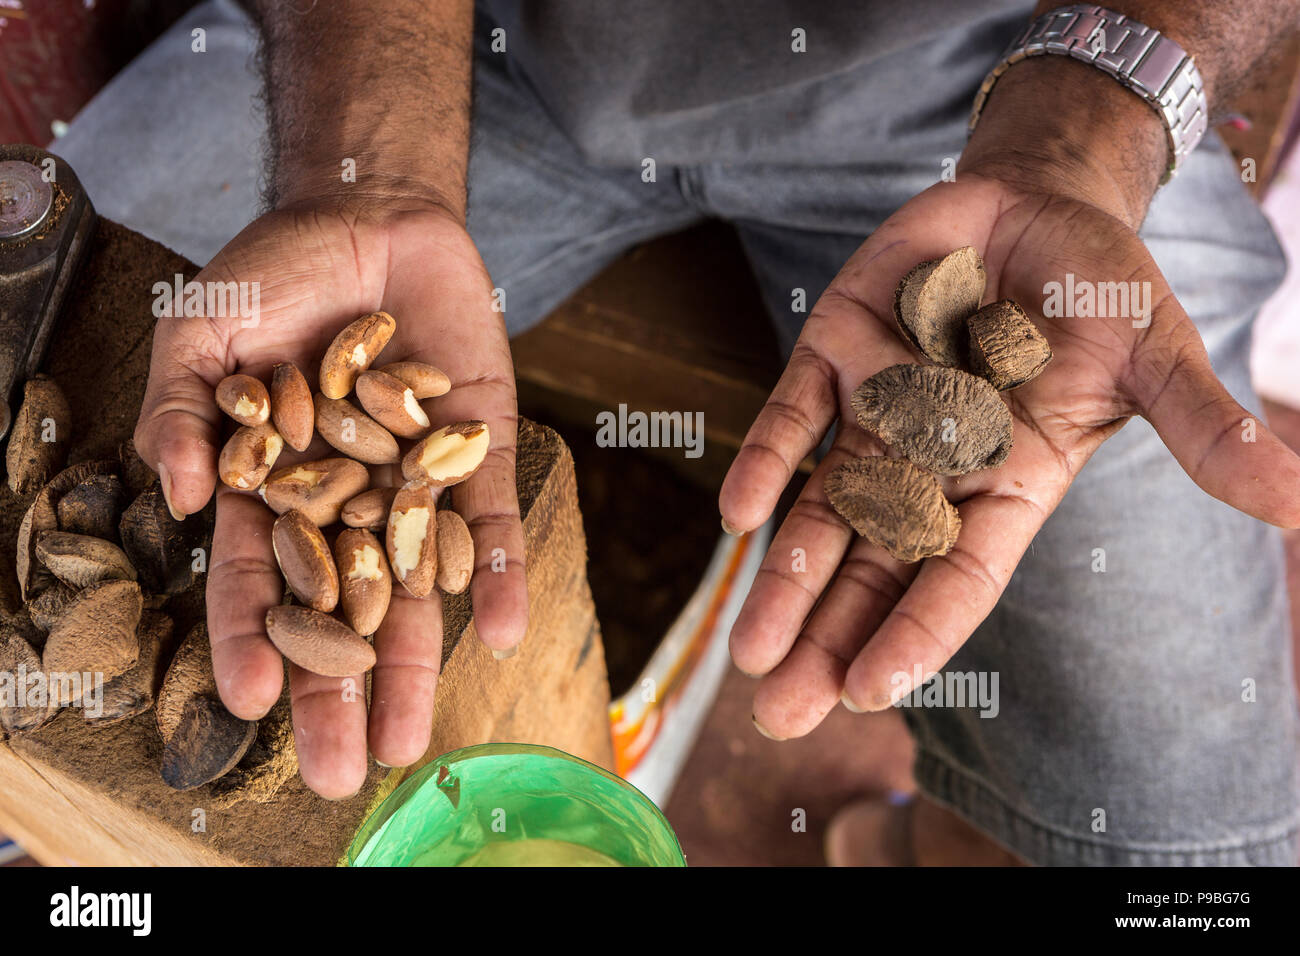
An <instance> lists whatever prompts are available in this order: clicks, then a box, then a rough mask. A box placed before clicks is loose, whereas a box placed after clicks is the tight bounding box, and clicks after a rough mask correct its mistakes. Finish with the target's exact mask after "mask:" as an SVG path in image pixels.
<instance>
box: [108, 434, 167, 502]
mask: <svg viewBox="0 0 1300 956" xmlns="http://www.w3.org/2000/svg"><path fill="white" fill-rule="evenodd" d="M117 458H118V462H119V463H120V465H121V469H120V470H121V473H122V480H123V481H124V482H125V484H126V497H127V498H138V497H139V496H140V495H142V494H143V493H144V492H145V491H146V490H147V489H148V488H149V486H150V485H152V484H153V483H154V481H155V480H156V479H157V478H158V473H157V472H155V471H154V470H153V468H151V467H150V466H149V465H148V464H147V463H146V462H145V460H144V459H143V458H141V457H140V453H139V452H138V451H136V450H135V442H134V441H133V440H131V439H129V438H128V439H127V440H126V441H124V442H122V443H121V444H120V445H118V446H117Z"/></svg>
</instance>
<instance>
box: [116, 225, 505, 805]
mask: <svg viewBox="0 0 1300 956" xmlns="http://www.w3.org/2000/svg"><path fill="white" fill-rule="evenodd" d="M209 280H211V281H215V282H230V281H234V282H258V283H260V284H261V314H260V317H259V320H258V322H257V323H256V324H255V325H250V326H249V327H247V328H243V327H241V322H240V320H239V319H237V318H236V319H220V318H176V319H162V320H161V321H160V322H159V323H158V328H157V331H156V333H155V336H154V347H153V360H152V366H151V369H150V376H149V387H148V391H147V393H146V395H145V401H144V407H143V409H142V411H141V416H140V422H139V425H138V427H137V429H136V434H135V441H136V447H137V448H138V449H139V452H140V454H141V456H142V457H143V458H144V460H145V461H146V462H148V463H150V464H151V465H153V466H154V467H155V468H157V470H158V472H159V474H160V476H161V478H162V482H163V489H164V491H165V493H166V495H167V499H168V502H169V503H170V505H171V506H172V507H173V508H174V509H175V510H176V511H178V512H182V513H192V512H195V511H197V510H199V509H200V508H202V507H203V506H204V504H205V503H206V502H207V501H208V499H209V498H210V497H211V495H212V493H213V489H214V487H215V486H216V457H217V453H218V451H219V449H220V447H221V441H222V429H223V427H228V423H225V422H224V421H223V417H222V416H221V414H220V412H219V411H218V410H217V407H216V405H215V402H214V400H213V387H214V386H215V385H216V384H217V382H219V381H220V380H221V379H222V378H223V377H224V376H226V375H228V374H230V373H232V372H235V371H243V372H247V373H249V374H251V375H255V376H257V377H259V378H261V379H262V380H263V381H266V382H269V380H270V370H271V367H272V366H273V365H274V364H275V363H277V362H281V361H292V362H294V363H295V364H297V365H298V367H299V368H300V369H302V371H303V373H304V374H305V375H306V376H307V377H308V381H309V382H311V383H313V385H314V384H315V382H316V375H317V371H318V368H319V363H320V358H321V356H322V355H323V353H324V351H325V348H326V346H327V345H328V344H329V342H330V340H331V339H333V337H334V336H335V334H337V333H338V331H339V330H340V329H342V328H343V327H344V326H345V325H346V324H347V323H348V322H350V321H352V320H353V319H355V318H356V317H358V316H360V315H363V314H365V313H367V312H372V311H374V310H377V309H383V310H384V311H386V312H389V313H391V314H392V315H393V316H394V318H396V320H397V332H396V334H395V335H394V337H393V340H392V341H391V342H390V343H389V344H388V346H387V347H386V348H385V349H384V351H383V353H382V355H381V357H380V362H381V363H384V364H386V363H388V362H395V361H399V360H403V359H412V360H416V361H421V362H427V363H429V364H431V365H436V366H437V367H438V368H440V369H442V370H443V371H445V372H446V373H447V374H448V376H450V378H451V382H452V389H451V391H450V392H449V393H448V394H447V395H444V396H441V397H439V398H436V399H431V400H429V401H427V402H425V403H424V405H425V407H426V410H427V411H428V413H429V417H430V421H431V422H432V423H433V425H434V426H439V425H444V424H448V423H451V422H454V421H461V420H465V419H482V420H484V421H486V422H487V423H488V427H489V430H490V434H491V438H492V446H491V450H490V452H489V453H488V456H487V459H486V460H485V461H484V463H483V465H482V467H481V468H480V469H479V470H478V471H477V472H476V473H475V474H474V476H473V477H472V478H470V479H469V480H468V481H466V482H465V483H463V484H461V485H458V486H456V487H455V488H454V489H452V490H451V492H450V495H451V497H452V498H454V501H455V507H456V510H457V511H459V512H460V514H461V515H462V516H463V517H464V518H465V520H466V522H467V523H468V524H469V527H470V530H471V531H472V532H473V536H474V546H475V554H476V573H475V576H474V580H473V585H472V588H473V602H474V612H475V621H476V623H477V627H478V633H479V635H480V636H481V637H482V639H483V642H484V643H485V644H487V645H488V647H490V648H493V649H494V650H498V651H504V650H508V649H509V648H512V647H514V646H515V645H517V644H518V643H519V641H520V640H521V639H522V638H523V634H524V629H525V626H526V623H527V602H526V596H525V592H524V573H523V556H524V550H523V530H522V527H521V525H520V520H519V506H518V500H517V498H516V494H515V458H514V449H515V428H516V418H515V415H516V410H515V387H514V377H513V373H512V366H511V360H510V351H509V345H508V343H507V340H506V333H505V327H504V324H503V323H502V321H501V316H500V315H499V314H498V313H494V312H493V311H492V308H491V285H492V284H491V282H490V281H489V279H488V275H487V271H486V270H485V269H484V267H483V264H482V261H481V260H480V259H479V256H478V253H477V251H476V250H475V248H474V245H473V243H472V242H471V241H470V238H469V236H468V234H467V233H466V232H465V229H464V227H463V225H461V224H460V222H459V221H458V220H457V219H456V218H455V217H453V216H451V215H449V214H447V212H446V211H445V210H443V209H441V208H439V207H437V206H425V205H420V204H408V205H405V206H401V207H394V206H385V207H382V208H381V209H380V210H378V211H370V212H355V211H354V212H347V211H337V210H335V211H331V210H329V209H310V208H301V207H298V208H295V209H294V210H292V211H280V212H274V213H271V214H269V215H267V216H265V217H263V218H261V219H259V220H257V221H256V222H254V223H253V224H252V225H250V226H249V227H248V228H247V229H245V230H244V231H243V232H242V233H241V234H240V235H239V236H237V237H236V238H235V239H234V240H232V241H231V243H230V244H229V245H228V246H226V248H225V249H224V250H222V252H221V253H220V254H219V255H218V256H217V257H216V259H214V260H213V261H212V263H211V264H209V265H208V267H207V268H206V269H204V270H203V271H202V272H201V273H200V274H199V276H198V281H200V282H204V281H209ZM330 454H337V452H334V451H332V450H331V449H330V448H328V447H327V446H326V445H325V444H324V443H323V442H322V441H321V440H320V439H319V438H318V439H316V441H315V443H314V445H313V447H312V448H310V449H308V451H307V452H306V453H304V454H296V453H294V452H293V451H292V450H291V449H287V450H286V452H285V453H284V454H283V455H282V456H281V458H280V460H279V461H278V462H277V467H279V466H281V465H284V464H288V463H291V462H292V461H294V460H305V459H308V458H313V457H324V456H325V455H330ZM391 471H392V474H389V475H383V474H377V475H376V477H377V479H378V480H379V481H382V482H384V483H387V484H400V483H401V477H400V475H398V474H396V469H395V468H393V469H391ZM447 505H448V498H447V496H446V495H444V496H443V498H442V499H441V500H440V506H443V507H446V506H447ZM274 518H275V515H274V514H273V513H272V512H271V511H270V510H269V509H268V508H267V507H266V505H265V504H263V503H262V502H261V500H259V499H258V498H257V496H256V495H254V494H248V493H239V492H235V491H233V490H232V489H230V488H227V487H225V486H222V487H220V488H219V489H218V491H217V522H216V530H215V533H214V538H213V545H212V552H213V553H212V560H211V562H210V567H209V574H208V583H207V606H208V629H209V635H210V638H211V642H212V657H213V667H214V670H215V672H216V677H217V685H218V688H219V690H220V692H221V697H222V700H223V701H224V702H225V704H226V706H227V707H228V708H229V709H230V711H231V712H232V713H234V714H235V715H236V716H239V717H243V718H246V719H250V720H251V719H256V718H258V717H261V716H262V715H263V714H265V713H266V711H267V710H268V709H269V708H270V707H271V706H272V705H273V704H274V703H275V702H276V700H277V699H278V697H279V696H280V690H281V676H282V674H283V662H282V660H281V657H280V654H279V652H278V651H277V650H276V649H275V647H274V646H273V645H272V644H271V643H270V641H269V640H268V639H267V637H266V629H265V626H264V623H263V617H264V615H265V613H266V609H267V608H268V607H270V606H272V605H274V604H277V603H279V601H280V598H281V593H282V588H283V584H282V578H281V576H280V572H279V569H278V567H277V565H276V561H275V558H274V555H273V554H272V551H271V537H270V531H271V524H272V521H273V520H274ZM497 548H501V549H503V550H504V553H505V555H506V556H507V564H506V570H505V572H504V573H493V572H492V571H491V570H489V569H488V567H487V566H488V565H489V564H490V563H491V560H492V554H493V551H494V549H497ZM374 643H375V652H376V656H377V658H378V660H377V663H376V665H375V668H374V674H373V694H372V709H371V712H370V714H369V717H368V718H367V715H366V705H365V694H364V687H365V682H364V678H363V677H362V675H357V679H356V681H355V682H354V686H355V688H357V689H359V690H358V692H357V693H353V694H350V695H346V696H345V695H344V693H343V688H342V684H341V681H340V680H339V679H338V678H326V677H319V676H316V675H313V674H309V673H307V672H306V671H304V670H302V669H301V668H299V667H297V666H294V665H290V667H289V675H290V689H291V692H292V695H293V717H294V727H295V741H296V746H297V750H298V758H299V762H300V764H301V768H302V775H303V779H304V780H305V781H306V782H307V784H308V785H309V786H310V787H311V788H312V789H313V790H315V791H317V792H318V793H320V794H322V795H323V796H327V797H342V796H346V795H348V794H350V793H353V792H354V791H356V789H357V788H358V787H359V786H360V785H361V783H362V781H363V780H364V778H365V774H366V767H367V742H368V743H369V751H370V752H371V753H373V754H374V756H375V758H376V759H377V760H379V761H381V762H383V763H386V764H389V765H392V766H402V765H405V764H408V763H410V762H412V761H413V760H415V759H417V758H418V757H419V756H421V755H422V754H423V753H424V750H425V748H426V747H427V746H428V742H429V734H430V727H431V723H432V716H433V695H434V687H435V685H436V683H437V678H438V670H439V664H440V661H441V651H442V608H441V602H440V600H439V598H438V596H437V592H436V591H435V592H434V594H433V596H431V597H430V598H428V599H425V600H417V599H415V598H412V597H411V596H410V595H409V594H407V593H406V592H405V591H404V590H403V589H402V588H401V586H400V585H397V584H394V587H393V598H392V604H391V606H390V608H389V611H388V616H387V617H386V618H385V619H384V623H383V625H382V626H381V627H380V629H379V631H378V633H377V634H376V635H375V638H374Z"/></svg>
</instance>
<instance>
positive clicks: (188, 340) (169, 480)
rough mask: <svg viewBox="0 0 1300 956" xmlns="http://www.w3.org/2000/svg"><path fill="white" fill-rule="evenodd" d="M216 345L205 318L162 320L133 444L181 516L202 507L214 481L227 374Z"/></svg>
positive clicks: (176, 515)
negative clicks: (217, 393)
mask: <svg viewBox="0 0 1300 956" xmlns="http://www.w3.org/2000/svg"><path fill="white" fill-rule="evenodd" d="M216 345H217V343H214V342H212V341H211V330H210V327H209V326H208V325H207V323H206V322H203V321H202V320H191V319H163V320H162V322H161V323H160V324H159V325H158V327H157V329H156V330H155V333H154V343H153V355H152V358H151V360H150V365H149V384H148V386H147V388H146V389H145V394H144V402H143V404H142V406H141V408H140V419H139V421H138V422H137V423H136V427H135V447H136V451H137V452H139V454H140V457H141V458H142V459H143V460H144V462H145V463H146V464H148V465H150V466H151V467H152V468H154V469H155V470H156V471H157V472H158V477H159V479H160V481H161V483H162V490H163V496H164V497H165V498H166V499H167V506H168V507H169V508H170V509H171V511H172V515H173V517H175V518H177V519H178V520H179V519H180V518H183V517H185V516H186V515H189V514H193V513H194V512H196V511H199V510H201V509H202V508H203V506H204V505H206V504H207V503H208V499H209V498H211V497H212V492H213V489H214V488H215V486H216V475H217V441H218V434H219V433H218V428H219V425H220V421H221V413H220V411H219V410H218V409H217V403H216V399H215V397H214V389H215V388H216V385H217V383H218V382H220V381H221V379H222V378H224V377H225V374H226V371H225V367H224V365H223V363H222V362H221V361H220V360H219V359H218V358H217V356H218V355H219V354H221V352H220V350H219V348H217V347H215V346H216Z"/></svg>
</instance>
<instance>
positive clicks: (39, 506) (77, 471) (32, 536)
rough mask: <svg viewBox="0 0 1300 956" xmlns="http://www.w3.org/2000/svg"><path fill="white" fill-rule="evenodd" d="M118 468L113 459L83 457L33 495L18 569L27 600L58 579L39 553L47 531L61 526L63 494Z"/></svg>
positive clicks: (21, 527) (21, 535)
mask: <svg viewBox="0 0 1300 956" xmlns="http://www.w3.org/2000/svg"><path fill="white" fill-rule="evenodd" d="M117 468H118V466H117V463H116V462H113V461H83V462H81V463H79V464H76V465H70V466H68V467H67V468H65V469H63V471H61V472H59V473H58V474H57V475H55V476H54V477H53V478H52V479H50V482H49V484H47V485H46V486H45V487H44V488H42V489H41V490H40V491H39V492H37V494H36V497H35V498H33V499H32V503H31V504H30V505H29V506H28V507H27V511H26V512H25V513H24V514H23V518H22V521H20V522H19V523H18V549H17V555H16V560H15V570H16V571H17V573H18V587H19V590H20V592H21V594H22V597H23V600H29V599H30V598H32V597H34V596H36V595H37V594H39V593H41V591H42V590H44V589H45V588H47V587H49V586H50V585H51V584H52V583H54V580H55V578H54V575H52V574H51V573H50V572H49V571H48V570H46V569H45V567H44V566H42V564H41V562H40V561H39V560H38V559H37V557H36V542H37V541H39V540H40V537H41V534H42V533H43V532H46V531H57V530H58V528H59V514H58V505H59V502H60V501H61V500H62V499H63V496H64V495H66V494H67V493H68V492H69V491H71V490H72V489H73V488H75V487H76V486H77V485H79V484H80V483H81V482H82V481H84V480H86V479H87V478H90V477H92V476H93V475H112V474H116V473H117Z"/></svg>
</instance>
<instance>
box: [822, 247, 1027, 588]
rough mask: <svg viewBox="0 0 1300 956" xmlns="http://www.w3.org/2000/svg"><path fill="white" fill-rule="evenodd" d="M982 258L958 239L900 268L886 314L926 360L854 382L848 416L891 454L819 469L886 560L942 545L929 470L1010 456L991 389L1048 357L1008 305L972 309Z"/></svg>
mask: <svg viewBox="0 0 1300 956" xmlns="http://www.w3.org/2000/svg"><path fill="white" fill-rule="evenodd" d="M985 279H986V276H985V272H984V262H983V260H982V259H981V258H980V255H979V253H978V252H976V251H975V250H974V249H973V248H971V247H970V246H965V247H963V248H961V249H957V250H956V251H954V252H951V253H949V254H948V255H946V256H944V257H942V258H940V259H933V260H931V261H929V262H922V263H921V264H920V265H918V266H917V267H916V268H914V269H913V270H912V271H911V272H909V273H908V274H907V275H905V276H904V277H903V280H902V281H901V282H900V283H899V285H898V289H897V291H896V292H895V294H894V318H895V320H896V321H897V322H898V326H899V331H900V332H902V334H903V337H904V338H906V339H907V341H908V342H909V343H910V344H911V345H912V347H913V348H914V349H916V351H918V352H920V353H921V354H922V355H924V356H925V357H926V358H927V359H929V360H930V361H931V362H933V363H934V364H932V365H912V364H907V363H904V364H901V365H892V366H890V367H889V368H885V369H882V370H881V371H879V372H877V373H876V374H875V375H873V376H871V377H870V378H869V379H867V380H866V381H865V382H863V383H862V384H861V385H859V386H858V388H857V389H856V390H855V391H854V393H853V397H852V400H851V404H852V406H853V410H854V411H855V412H856V413H857V419H858V424H859V425H860V426H862V428H863V429H865V430H866V431H868V432H870V433H872V434H873V435H875V436H876V437H877V438H879V439H880V440H881V441H882V442H884V443H885V444H886V445H888V446H889V447H890V448H891V449H892V450H893V451H894V452H896V453H897V454H898V455H900V456H901V457H898V458H885V457H880V456H875V457H867V458H859V459H855V460H853V461H849V462H846V463H845V464H843V465H840V466H839V467H838V468H836V469H834V470H833V471H831V472H830V474H828V475H827V476H826V482H825V486H824V487H825V491H826V496H827V498H828V499H829V500H830V503H831V506H832V507H834V508H835V510H836V511H837V512H839V514H840V516H841V517H842V518H844V520H845V521H847V522H848V523H849V524H850V525H851V526H852V527H853V529H854V530H855V531H857V532H858V534H860V535H862V536H863V537H865V538H866V539H868V540H869V541H871V542H872V543H873V544H878V545H880V546H881V547H883V548H884V549H885V550H886V551H888V552H889V553H890V555H892V556H893V557H894V558H895V559H896V560H898V561H903V562H913V561H920V560H921V559H923V558H927V557H931V556H934V555H942V554H947V553H948V552H949V551H950V550H952V547H953V545H954V544H956V542H957V535H958V532H960V530H961V518H960V516H959V515H958V514H957V509H956V508H954V507H953V506H952V505H951V504H950V503H949V502H948V500H947V499H946V498H945V497H944V494H943V489H942V488H941V487H940V485H939V481H938V479H937V478H936V477H935V476H936V475H941V476H944V477H957V476H960V475H966V474H969V473H970V472H972V471H977V470H980V469H984V468H997V467H998V466H1000V465H1001V464H1002V463H1003V462H1005V461H1006V460H1007V456H1008V455H1009V454H1010V453H1011V412H1010V410H1009V409H1008V408H1007V405H1006V403H1005V402H1003V401H1002V397H1001V396H1000V395H999V394H998V393H999V392H1001V391H1005V390H1007V389H1012V388H1017V387H1019V386H1021V385H1024V384H1025V383H1026V382H1029V381H1031V380H1032V379H1034V378H1036V377H1037V376H1038V374H1039V373H1040V372H1042V371H1043V369H1044V368H1046V367H1047V363H1048V362H1050V361H1051V359H1052V350H1051V347H1050V346H1049V345H1048V344H1047V339H1046V338H1045V337H1044V336H1043V334H1042V332H1040V331H1039V330H1038V328H1037V327H1036V326H1035V325H1034V323H1033V322H1032V321H1031V320H1030V319H1029V317H1028V316H1027V315H1026V314H1025V312H1024V310H1023V309H1021V308H1020V306H1019V305H1017V304H1016V303H1015V302H1012V301H1011V300H1010V299H1004V300H1002V301H1000V302H994V303H993V304H992V305H986V306H985V307H984V308H982V309H981V308H980V301H981V300H982V299H983V297H984V287H985Z"/></svg>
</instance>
